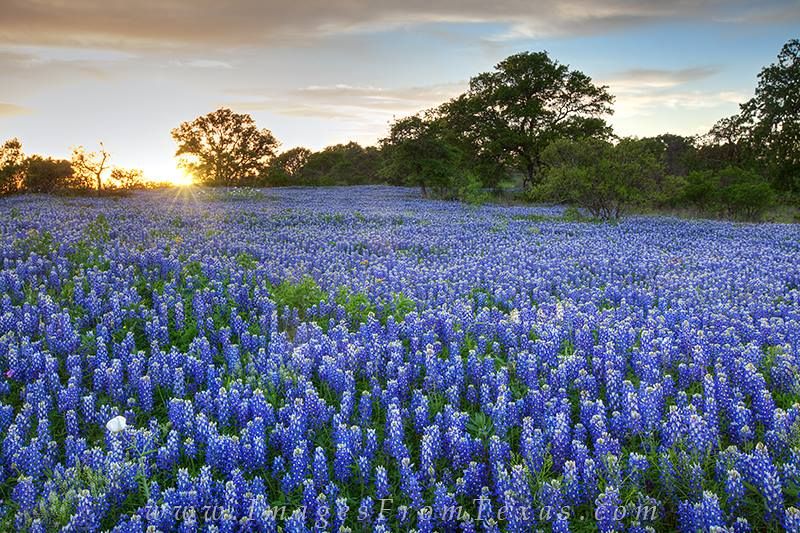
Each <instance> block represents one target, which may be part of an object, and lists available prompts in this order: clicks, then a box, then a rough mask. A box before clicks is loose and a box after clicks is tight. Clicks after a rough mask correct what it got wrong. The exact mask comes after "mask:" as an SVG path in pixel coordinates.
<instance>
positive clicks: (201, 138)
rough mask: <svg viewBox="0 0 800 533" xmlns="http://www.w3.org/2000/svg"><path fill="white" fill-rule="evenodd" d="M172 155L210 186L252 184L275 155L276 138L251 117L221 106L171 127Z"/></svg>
mask: <svg viewBox="0 0 800 533" xmlns="http://www.w3.org/2000/svg"><path fill="white" fill-rule="evenodd" d="M172 138H173V139H175V142H176V143H177V144H178V149H177V151H176V152H175V155H176V156H178V157H180V158H181V162H182V165H183V166H184V168H186V169H187V170H188V171H189V172H190V173H191V174H192V175H193V176H194V177H195V178H196V179H197V180H198V181H200V182H201V183H205V184H211V185H227V186H230V185H242V184H248V183H254V182H256V181H257V180H258V178H260V177H261V176H262V174H264V173H265V172H266V170H267V168H268V166H269V162H270V161H271V160H272V158H273V157H275V151H276V149H277V148H278V141H277V140H276V139H275V137H274V136H273V135H272V133H271V132H270V131H269V130H267V129H259V128H258V127H257V126H256V123H255V121H254V120H253V117H251V116H250V115H247V114H240V113H234V112H233V111H231V110H230V109H227V108H221V109H218V110H216V111H214V112H212V113H209V114H207V115H203V116H201V117H198V118H196V119H194V120H192V121H190V122H184V123H182V124H181V125H180V126H178V127H177V128H175V129H173V130H172Z"/></svg>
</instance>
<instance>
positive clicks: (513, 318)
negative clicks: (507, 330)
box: [508, 309, 521, 324]
mask: <svg viewBox="0 0 800 533" xmlns="http://www.w3.org/2000/svg"><path fill="white" fill-rule="evenodd" d="M508 320H509V321H510V322H511V323H512V324H519V323H520V322H521V320H520V318H519V310H518V309H512V310H511V313H510V315H509V317H508Z"/></svg>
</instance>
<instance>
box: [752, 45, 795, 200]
mask: <svg viewBox="0 0 800 533" xmlns="http://www.w3.org/2000/svg"><path fill="white" fill-rule="evenodd" d="M738 122H739V124H741V125H742V127H743V128H744V129H745V130H746V133H747V144H748V146H749V147H750V148H751V150H752V151H753V152H754V154H755V155H756V157H757V158H758V160H759V162H760V163H761V164H762V165H763V168H764V169H765V170H766V171H767V172H768V173H769V175H770V176H771V177H772V182H773V184H774V186H775V188H776V189H778V190H782V191H793V192H800V157H798V151H800V145H799V144H798V139H800V39H792V40H790V41H788V42H787V43H786V44H784V45H783V48H782V49H781V51H780V53H779V54H778V59H777V61H776V62H775V63H773V64H771V65H769V66H767V67H765V68H764V69H762V70H761V73H760V74H759V75H758V86H757V87H756V92H755V96H753V98H752V99H751V100H749V101H748V102H745V103H744V104H742V105H741V114H740V115H739V116H738ZM761 194H762V195H763V191H761Z"/></svg>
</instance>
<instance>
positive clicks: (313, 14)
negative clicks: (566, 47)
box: [0, 0, 800, 49]
mask: <svg viewBox="0 0 800 533" xmlns="http://www.w3.org/2000/svg"><path fill="white" fill-rule="evenodd" d="M2 3H3V5H2V9H3V16H2V17H0V42H5V43H27V44H44V45H59V46H62V45H72V46H80V47H83V46H102V47H114V48H125V47H140V48H154V49H163V47H165V46H176V47H177V46H183V45H208V46H209V47H214V46H234V47H235V46H252V45H263V44H267V43H273V44H275V43H277V44H282V43H286V42H288V41H294V42H298V43H303V42H308V41H309V40H312V39H315V38H318V37H320V36H328V35H335V34H341V33H352V32H371V31H380V30H384V29H388V28H396V27H408V26H415V25H421V24H437V23H495V24H501V25H507V26H508V31H507V32H505V33H503V32H501V33H500V34H498V35H496V36H495V37H494V38H495V39H497V40H503V39H513V38H517V37H541V36H553V35H575V34H588V33H598V32H607V31H612V30H615V29H619V28H624V27H631V26H641V25H643V24H648V23H653V22H659V21H666V20H689V19H691V20H706V21H723V22H729V23H738V24H741V23H750V22H757V23H773V22H775V21H778V20H779V21H782V22H784V23H785V22H786V21H787V20H794V19H798V18H800V5H799V4H797V3H796V2H793V1H786V0H766V1H765V2H762V3H761V5H760V6H759V9H758V10H754V9H752V6H750V5H749V4H748V2H746V1H745V0H734V1H729V2H725V1H722V0H697V1H687V0H644V1H642V0H640V1H635V0H566V1H564V2H557V3H556V2H548V1H545V0H497V1H495V2H486V1H484V0H406V1H404V2H398V1H389V0H349V1H347V2H330V1H329V0H306V1H302V2H297V1H286V0H280V1H277V0H236V1H231V2H219V1H218V0H170V1H163V0H142V1H139V2H107V1H103V0H75V1H70V2H64V1H63V0H39V1H36V2H31V1H30V0H3V2H2ZM765 13H780V15H781V16H780V17H777V16H774V15H773V16H769V17H765V15H764V14H765Z"/></svg>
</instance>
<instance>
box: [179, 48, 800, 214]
mask: <svg viewBox="0 0 800 533" xmlns="http://www.w3.org/2000/svg"><path fill="white" fill-rule="evenodd" d="M613 103H614V97H613V95H612V94H611V93H610V92H609V90H608V87H606V86H602V85H597V84H595V83H594V82H593V81H592V79H591V78H590V77H589V76H587V75H586V74H584V73H582V72H580V71H578V70H572V69H570V68H569V66H567V65H563V64H561V63H559V62H558V61H556V60H554V59H552V58H551V57H549V56H548V54H547V53H545V52H536V53H527V52H526V53H521V54H516V55H513V56H511V57H508V58H506V59H505V60H503V61H501V62H500V63H498V64H497V66H496V67H495V68H494V70H493V71H491V72H486V73H483V74H479V75H477V76H475V77H474V78H472V79H471V80H470V82H469V87H468V89H467V90H466V92H465V93H464V94H462V95H460V96H458V97H456V98H454V99H452V100H450V101H449V102H446V103H444V104H442V105H440V106H439V107H436V108H433V109H428V110H425V111H422V112H420V113H418V114H416V115H413V116H409V117H403V118H399V119H397V120H395V121H394V122H392V123H391V124H390V127H389V132H388V134H387V136H386V137H385V138H384V139H382V140H381V141H380V143H379V145H378V147H362V146H360V145H358V144H356V143H352V142H351V143H348V144H339V145H335V146H329V147H327V148H325V149H323V150H320V151H317V152H313V151H311V150H309V149H307V148H302V147H297V148H291V149H289V150H287V151H284V152H278V142H277V140H276V139H275V137H274V136H273V135H272V133H271V132H270V131H268V130H264V129H259V128H258V127H257V126H256V125H255V123H254V121H253V119H252V118H251V117H250V116H249V115H246V114H237V113H234V112H233V111H231V110H229V109H224V108H223V109H219V110H217V111H214V112H213V113H210V114H208V115H205V116H203V117H199V118H197V119H195V120H193V121H191V122H185V123H183V124H181V125H180V126H179V127H178V128H176V129H175V130H173V131H172V135H173V137H174V139H175V141H176V142H177V144H178V150H177V154H176V155H178V156H179V157H181V158H184V165H185V166H186V168H187V169H188V170H189V171H190V172H192V174H193V175H194V176H195V177H196V178H197V179H198V180H199V181H200V182H202V183H205V184H208V185H234V184H236V185H254V186H319V185H356V184H369V183H391V184H403V185H410V186H417V187H420V188H421V189H422V191H423V193H424V194H426V195H431V196H435V197H441V198H458V199H462V200H467V201H482V200H484V199H486V197H487V193H488V192H491V191H494V190H497V189H498V188H500V187H502V186H507V185H509V184H512V185H513V184H518V185H519V189H521V190H522V191H523V193H522V197H523V198H524V199H527V200H530V201H546V202H565V203H569V204H573V205H576V206H579V207H583V208H585V209H587V210H588V211H589V212H590V213H591V214H592V215H594V216H597V217H603V218H614V217H618V216H620V215H621V214H623V213H624V212H625V211H629V210H631V209H676V208H690V209H692V210H694V211H696V212H700V213H706V214H712V215H724V216H731V217H741V218H758V217H759V216H761V214H762V213H763V212H764V211H765V210H766V209H768V208H769V207H770V206H772V205H773V204H774V203H775V202H776V200H777V199H778V198H782V199H784V200H785V199H789V201H794V200H795V199H796V198H797V196H798V194H800V42H798V41H797V40H792V41H789V42H788V43H786V45H785V46H784V47H783V49H782V50H781V52H780V54H779V56H778V60H777V62H776V63H774V64H772V65H770V66H768V67H766V68H765V69H763V70H762V72H761V74H760V75H759V81H758V87H757V88H756V91H755V95H754V97H753V98H752V99H751V100H749V101H748V102H746V103H744V104H742V105H741V110H740V113H739V114H737V115H735V116H733V117H729V118H725V119H723V120H720V121H719V122H718V123H717V124H716V125H715V126H714V127H713V128H712V129H711V130H710V131H709V132H708V133H707V134H705V135H702V136H694V137H684V136H679V135H672V134H664V135H659V136H656V137H649V138H642V139H636V138H619V137H617V136H616V135H615V134H614V132H613V130H612V128H611V127H610V126H609V124H608V123H607V122H606V118H607V117H608V116H609V115H610V114H611V113H613V107H612V106H613Z"/></svg>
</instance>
